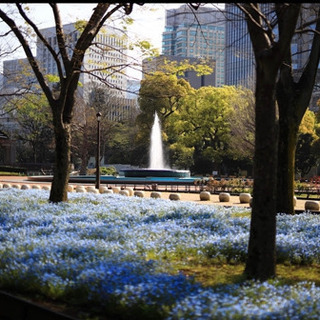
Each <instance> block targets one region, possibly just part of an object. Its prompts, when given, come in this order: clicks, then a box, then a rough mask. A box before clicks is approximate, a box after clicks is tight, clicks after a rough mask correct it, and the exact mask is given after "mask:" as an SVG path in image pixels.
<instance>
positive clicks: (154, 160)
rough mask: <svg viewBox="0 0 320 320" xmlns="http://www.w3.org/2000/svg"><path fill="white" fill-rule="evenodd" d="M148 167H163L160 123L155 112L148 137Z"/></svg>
mask: <svg viewBox="0 0 320 320" xmlns="http://www.w3.org/2000/svg"><path fill="white" fill-rule="evenodd" d="M149 169H165V164H164V158H163V145H162V137H161V124H160V120H159V117H158V114H157V113H156V112H155V114H154V122H153V126H152V129H151V137H150V155H149Z"/></svg>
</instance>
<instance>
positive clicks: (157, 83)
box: [136, 71, 193, 162]
mask: <svg viewBox="0 0 320 320" xmlns="http://www.w3.org/2000/svg"><path fill="white" fill-rule="evenodd" d="M192 91H193V88H192V87H191V86H190V84H189V83H188V82H187V81H186V80H184V79H181V78H180V79H179V78H178V77H177V75H176V74H165V73H163V72H161V71H157V72H155V73H153V74H150V75H146V77H145V79H143V80H142V81H141V87H140V90H139V99H138V102H139V105H140V110H141V112H140V114H139V115H138V116H137V119H136V123H137V125H138V127H139V132H138V134H137V139H136V143H137V144H138V145H141V149H142V150H143V151H142V152H141V153H143V154H145V155H146V154H148V152H147V149H148V146H149V142H150V131H151V127H152V124H153V117H154V113H155V112H157V113H158V116H159V118H160V121H161V125H162V129H163V131H164V132H166V122H167V121H168V119H169V118H170V117H172V115H173V114H175V113H176V112H177V111H178V110H180V109H181V108H182V105H183V101H184V98H185V97H186V96H187V95H188V94H190V92H192ZM163 140H164V141H166V140H167V139H166V137H164V139H163ZM145 162H147V158H145Z"/></svg>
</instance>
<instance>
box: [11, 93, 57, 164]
mask: <svg viewBox="0 0 320 320" xmlns="http://www.w3.org/2000/svg"><path fill="white" fill-rule="evenodd" d="M12 105H14V107H13V106H12ZM12 108H14V110H15V112H14V113H13V112H11V115H12V118H13V119H14V120H15V121H16V122H17V124H18V127H17V128H16V130H15V134H14V135H15V138H16V139H17V140H18V141H20V142H22V143H23V144H24V145H25V146H27V147H30V148H31V156H29V157H28V156H27V157H26V156H24V159H23V157H22V159H21V157H20V160H22V161H23V160H24V161H27V162H34V163H36V162H47V161H50V160H51V159H50V152H48V151H49V150H48V149H49V148H50V146H51V149H52V148H53V130H52V119H51V113H50V108H49V106H48V103H47V100H46V98H45V97H44V95H40V96H39V95H34V94H27V95H24V96H23V97H20V98H19V99H17V100H16V99H14V100H13V101H11V102H10V103H9V104H7V105H6V106H5V110H6V109H8V110H11V109H12ZM25 149H26V148H25ZM25 151H26V150H25Z"/></svg>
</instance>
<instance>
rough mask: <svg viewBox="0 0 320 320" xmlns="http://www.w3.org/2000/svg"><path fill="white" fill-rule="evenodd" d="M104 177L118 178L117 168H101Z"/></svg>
mask: <svg viewBox="0 0 320 320" xmlns="http://www.w3.org/2000/svg"><path fill="white" fill-rule="evenodd" d="M100 171H101V174H102V175H109V176H116V175H117V174H118V171H117V169H116V168H115V167H113V166H110V167H101V168H100Z"/></svg>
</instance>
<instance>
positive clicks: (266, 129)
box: [245, 63, 278, 280]
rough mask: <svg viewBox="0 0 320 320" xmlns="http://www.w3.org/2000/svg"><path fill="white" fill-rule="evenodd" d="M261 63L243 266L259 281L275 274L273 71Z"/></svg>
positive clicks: (275, 139) (274, 106)
mask: <svg viewBox="0 0 320 320" xmlns="http://www.w3.org/2000/svg"><path fill="white" fill-rule="evenodd" d="M264 64H265V65H264V67H263V68H262V67H260V69H259V67H257V82H256V135H255V155H254V157H255V161H254V188H253V203H252V216H251V225H250V237H249V246H248V259H247V263H246V268H245V274H246V276H247V277H248V278H250V279H259V280H266V279H268V278H272V277H274V276H275V274H276V258H275V257H276V255H275V243H276V241H275V240H276V182H277V174H276V173H277V157H278V148H277V147H278V125H277V124H278V122H277V108H276V103H275V99H274V98H272V97H274V96H275V74H276V72H275V71H273V72H272V71H271V70H272V69H273V70H274V68H273V66H271V65H268V64H267V63H264ZM262 69H264V70H265V72H264V71H263V70H262ZM268 69H269V71H268Z"/></svg>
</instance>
